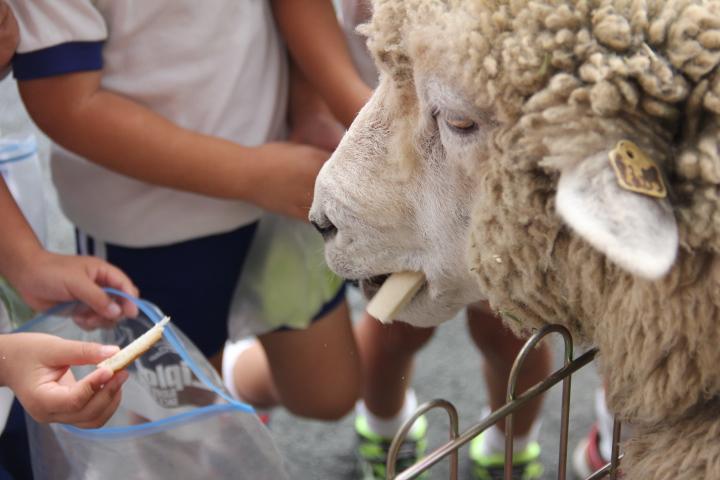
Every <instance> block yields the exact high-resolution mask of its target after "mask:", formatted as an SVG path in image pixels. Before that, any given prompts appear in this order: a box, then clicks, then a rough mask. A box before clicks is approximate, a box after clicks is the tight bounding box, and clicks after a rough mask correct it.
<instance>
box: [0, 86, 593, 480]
mask: <svg viewBox="0 0 720 480" xmlns="http://www.w3.org/2000/svg"><path fill="white" fill-rule="evenodd" d="M28 129H30V130H31V131H32V129H34V127H33V126H32V124H31V123H30V121H29V119H28V118H27V115H26V113H25V111H24V109H23V108H22V104H21V102H20V101H19V98H18V96H17V92H16V88H15V84H14V82H13V80H12V79H6V80H4V81H2V82H0V134H2V135H5V134H9V133H16V132H22V131H28ZM38 137H39V139H40V146H41V156H42V159H43V162H44V163H46V161H47V140H45V139H44V138H43V137H42V135H41V134H39V133H38ZM45 171H46V173H47V169H46V170H45ZM47 177H48V176H47V174H46V178H45V179H44V181H45V185H43V192H45V195H46V197H47V201H48V209H47V212H48V219H47V223H48V232H49V238H48V242H47V244H48V247H49V248H50V249H51V250H54V251H59V252H70V251H71V250H72V245H73V241H72V228H71V227H70V224H69V222H68V221H67V220H66V219H65V218H64V216H63V215H62V213H61V212H60V210H59V208H58V206H57V202H56V198H55V194H54V190H53V189H52V185H51V183H50V182H49V178H47ZM352 303H353V305H354V308H353V311H354V313H355V314H357V313H358V312H359V309H360V308H362V303H361V302H360V301H359V300H358V299H357V298H356V297H353V302H352ZM555 340H556V339H555ZM553 345H554V346H559V345H560V342H558V341H553ZM555 350H556V354H555V357H556V365H560V363H561V360H560V357H561V355H562V353H561V352H560V351H559V349H557V348H556V349H555ZM576 355H577V354H576ZM481 361H482V360H481V357H480V356H479V354H478V352H477V350H476V349H475V347H474V345H473V343H472V342H471V340H470V337H469V335H468V334H467V330H466V326H465V322H464V317H463V316H459V317H458V318H456V319H454V320H452V321H450V322H448V323H446V324H444V325H442V326H441V327H439V328H438V330H437V332H436V334H435V337H434V338H433V340H432V341H431V342H430V343H429V344H428V346H427V347H426V348H425V349H424V350H423V351H422V352H421V353H420V354H419V355H418V358H417V364H416V374H415V378H414V381H413V385H414V388H415V389H416V391H417V393H418V398H419V401H420V402H423V401H426V400H430V399H433V398H444V399H446V400H449V401H450V402H452V403H453V404H454V405H455V406H456V407H457V409H458V411H459V414H460V430H461V431H464V430H466V429H467V428H469V427H470V426H471V425H473V424H474V423H475V422H477V421H478V420H479V415H480V413H481V410H482V409H483V407H484V406H485V404H486V403H485V401H486V392H485V388H484V386H483V382H482V376H481V373H480V372H481V365H482V363H481ZM597 386H598V379H597V376H596V374H595V371H594V368H593V367H592V366H589V367H587V368H585V369H583V370H581V371H580V372H578V373H577V374H576V375H574V376H573V390H572V400H571V405H572V408H571V414H570V416H571V420H570V427H571V430H570V448H571V449H572V446H573V445H575V444H576V443H577V442H578V441H579V440H580V439H581V438H582V437H583V436H584V435H585V434H586V432H587V429H588V428H589V426H590V424H591V423H592V421H593V403H592V402H593V393H594V390H595V389H596V388H597ZM560 393H561V391H560V387H559V386H557V387H554V388H553V389H552V390H551V391H550V392H549V393H548V395H547V397H546V400H545V403H544V409H543V419H544V423H543V427H542V430H541V444H542V447H543V452H542V457H543V460H544V463H545V466H546V468H545V475H544V478H548V479H550V478H557V467H556V465H557V456H558V447H557V444H558V441H559V432H560V420H559V419H560ZM428 420H429V422H430V430H429V436H430V448H433V447H434V446H437V445H439V444H441V443H443V442H445V441H446V440H447V438H448V437H447V429H448V427H447V420H446V417H445V414H444V412H439V411H438V412H433V413H431V414H430V415H429V416H428ZM271 431H272V433H273V434H274V435H275V438H276V441H277V444H278V447H279V449H280V451H281V453H282V454H283V455H284V456H285V457H286V460H287V465H288V471H289V473H290V477H291V478H293V479H299V480H316V479H317V480H350V479H353V478H356V477H355V476H354V473H355V472H354V457H353V453H352V450H353V445H354V440H355V438H354V431H353V427H352V418H351V416H348V417H346V418H344V419H343V420H342V421H340V422H336V423H324V422H317V421H308V420H304V419H300V418H297V417H294V416H292V415H290V414H288V413H287V412H284V411H282V410H276V411H275V412H273V414H272V419H271ZM571 453H572V452H570V454H571ZM448 465H449V464H448V461H447V460H444V461H442V462H440V463H439V464H437V465H436V466H435V467H433V468H432V469H431V475H430V478H432V479H447V478H449V466H448ZM460 478H461V479H467V478H470V462H469V460H468V458H467V448H463V449H462V450H461V454H460Z"/></svg>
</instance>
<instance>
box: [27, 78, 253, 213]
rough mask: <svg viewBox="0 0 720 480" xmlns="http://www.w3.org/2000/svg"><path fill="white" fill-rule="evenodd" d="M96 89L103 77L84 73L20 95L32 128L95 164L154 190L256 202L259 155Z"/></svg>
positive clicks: (39, 83)
mask: <svg viewBox="0 0 720 480" xmlns="http://www.w3.org/2000/svg"><path fill="white" fill-rule="evenodd" d="M99 84H100V72H83V73H75V74H70V75H63V76H57V77H49V78H43V79H37V80H28V81H21V82H20V84H19V88H20V93H21V95H22V98H23V101H24V103H25V106H26V108H27V110H28V112H29V113H30V116H31V117H32V118H33V120H34V121H35V123H36V124H37V125H38V126H39V127H40V128H41V129H42V130H43V131H44V132H45V133H46V134H47V135H48V136H49V137H50V138H51V139H52V140H53V141H55V142H57V143H58V144H60V145H62V146H63V147H65V148H67V149H68V150H71V151H73V152H75V153H77V154H79V155H81V156H83V157H85V158H88V159H90V160H92V161H93V162H94V163H98V164H100V165H102V166H104V167H106V168H108V169H110V170H114V171H116V172H119V173H122V174H124V175H128V176H131V177H134V178H137V179H140V180H143V181H146V182H149V183H153V184H158V185H162V186H166V187H172V188H177V189H180V190H188V191H192V192H195V193H200V194H205V195H211V196H215V197H224V198H240V199H245V200H252V198H253V195H254V191H255V189H256V188H257V187H256V186H257V185H258V183H262V181H263V180H264V178H263V177H264V176H265V175H267V172H265V171H264V170H263V162H262V161H261V160H262V159H261V157H262V152H260V149H259V148H247V147H243V146H241V145H238V144H235V143H232V142H229V141H226V140H223V139H220V138H216V137H211V136H207V135H202V134H198V133H194V132H192V131H189V130H186V129H183V128H181V127H179V126H177V125H175V124H173V123H172V122H170V121H168V120H167V119H165V118H163V117H162V116H161V115H158V114H156V113H155V112H153V111H152V110H150V109H148V108H146V107H144V106H142V105H140V104H138V103H135V102H133V101H132V100H128V99H126V98H124V97H122V96H120V95H117V94H114V93H111V92H108V91H104V90H102V89H100V87H99ZM210 167H211V168H210Z"/></svg>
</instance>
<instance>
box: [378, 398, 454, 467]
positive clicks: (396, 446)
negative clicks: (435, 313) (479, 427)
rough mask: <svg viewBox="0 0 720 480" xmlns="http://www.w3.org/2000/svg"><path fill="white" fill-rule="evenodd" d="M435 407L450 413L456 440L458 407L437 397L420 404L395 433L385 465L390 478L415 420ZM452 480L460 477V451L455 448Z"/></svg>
mask: <svg viewBox="0 0 720 480" xmlns="http://www.w3.org/2000/svg"><path fill="white" fill-rule="evenodd" d="M435 408H442V409H443V410H445V411H446V412H447V414H448V417H449V419H450V439H451V440H454V439H456V438H457V437H458V432H459V424H460V420H459V415H458V412H457V409H456V408H455V406H454V405H453V404H452V403H450V402H448V401H447V400H443V399H435V400H430V401H429V402H425V403H423V404H422V405H420V406H419V407H418V408H417V410H415V413H413V415H412V417H410V418H409V419H408V420H407V421H406V422H405V423H403V426H402V428H401V429H400V431H399V432H398V433H397V435H395V437H394V438H393V441H392V443H391V444H390V448H389V450H388V459H387V463H386V465H385V471H386V476H387V477H388V478H393V477H394V476H395V462H396V461H397V455H398V453H399V452H400V447H401V446H402V442H403V440H405V438H406V437H407V435H408V433H410V429H411V428H412V426H413V424H415V421H416V420H417V419H418V418H420V416H421V415H423V414H425V413H426V412H429V411H430V410H433V409H435ZM450 457H451V458H450V480H457V478H458V452H457V449H455V450H453V451H452V452H451V453H450Z"/></svg>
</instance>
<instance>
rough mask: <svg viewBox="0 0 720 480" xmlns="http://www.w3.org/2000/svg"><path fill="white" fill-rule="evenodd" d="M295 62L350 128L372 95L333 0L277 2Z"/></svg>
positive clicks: (281, 26) (277, 10)
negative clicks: (336, 13) (355, 59)
mask: <svg viewBox="0 0 720 480" xmlns="http://www.w3.org/2000/svg"><path fill="white" fill-rule="evenodd" d="M273 12H274V14H275V18H276V20H277V22H278V25H279V26H280V30H281V31H282V34H283V36H284V37H285V41H286V42H287V44H288V48H289V49H290V52H291V54H292V56H293V59H294V60H295V62H296V63H297V64H298V66H299V67H300V69H301V70H302V71H303V73H304V74H305V76H306V77H307V78H308V80H309V81H310V83H311V84H312V85H313V86H314V87H315V89H316V90H317V91H318V93H320V95H322V97H323V98H324V99H325V101H326V102H327V104H328V106H329V107H330V110H332V112H333V114H334V115H335V117H336V118H337V119H338V120H340V121H341V122H342V123H343V125H345V126H346V127H348V126H350V124H351V123H352V121H353V119H354V118H355V115H357V113H358V112H359V111H360V109H361V108H362V106H363V105H365V103H366V102H367V100H368V98H370V94H371V93H372V92H371V90H370V88H369V87H368V86H367V85H365V83H364V82H363V81H362V79H361V78H360V76H359V75H358V73H357V70H356V69H355V66H354V65H353V62H352V59H351V58H350V53H349V52H348V48H347V44H346V41H345V36H344V34H343V33H342V30H341V29H340V25H339V24H338V21H337V17H336V16H335V10H334V9H333V5H332V2H331V1H330V0H306V1H303V2H298V1H296V0H273Z"/></svg>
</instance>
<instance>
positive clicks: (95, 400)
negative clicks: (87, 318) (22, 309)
mask: <svg viewBox="0 0 720 480" xmlns="http://www.w3.org/2000/svg"><path fill="white" fill-rule="evenodd" d="M117 351H118V347H116V346H109V345H100V344H96V343H89V342H76V341H72V340H65V339H62V338H58V337H54V336H52V335H45V334H41V333H11V334H7V335H2V336H0V362H2V363H1V364H0V384H4V385H7V386H9V387H10V389H11V390H12V391H13V392H14V393H15V395H16V396H17V397H18V400H20V403H21V404H22V405H23V407H25V410H27V412H28V413H29V414H30V416H32V417H33V418H34V419H35V420H37V421H38V422H42V423H50V422H60V423H69V424H72V425H75V426H77V427H81V428H97V427H100V426H102V425H103V424H105V422H106V421H107V420H108V419H109V418H110V417H111V416H112V414H113V413H114V412H115V410H116V409H117V407H118V405H119V404H120V399H121V390H120V387H121V386H122V384H123V383H124V382H125V380H127V378H128V374H127V372H124V371H123V372H118V373H117V374H115V375H113V373H112V371H110V370H109V369H106V368H98V369H97V370H95V371H93V372H92V373H90V374H89V375H87V376H85V377H84V378H83V379H81V380H75V377H74V376H73V374H72V372H71V371H70V369H69V366H70V365H87V364H92V365H94V364H97V363H99V362H101V361H102V360H104V359H106V358H108V357H110V356H112V355H113V354H114V353H115V352H117Z"/></svg>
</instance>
